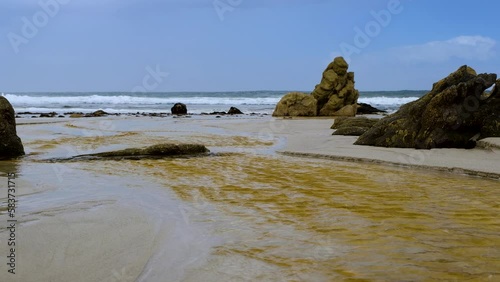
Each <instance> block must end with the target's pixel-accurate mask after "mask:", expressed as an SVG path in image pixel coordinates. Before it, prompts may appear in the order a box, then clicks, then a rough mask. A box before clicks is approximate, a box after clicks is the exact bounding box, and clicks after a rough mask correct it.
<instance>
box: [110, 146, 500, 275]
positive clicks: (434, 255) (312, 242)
mask: <svg viewBox="0 0 500 282" xmlns="http://www.w3.org/2000/svg"><path fill="white" fill-rule="evenodd" d="M103 165H104V166H105V167H106V170H107V171H113V173H130V172H132V171H133V172H134V173H138V174H140V175H144V176H146V175H147V176H148V177H151V179H152V180H154V181H156V182H159V183H162V185H163V186H164V188H165V189H169V190H172V191H174V192H175V193H176V195H177V196H178V197H179V198H180V199H181V200H183V201H187V202H189V203H191V204H192V206H193V207H194V208H195V210H196V211H197V215H195V216H194V217H193V218H191V220H193V222H205V223H210V224H212V225H213V226H214V233H215V234H216V235H219V236H221V237H224V238H226V239H227V240H226V241H225V243H223V244H221V245H220V246H219V247H217V248H216V249H214V250H213V254H212V259H211V260H212V262H213V263H212V264H213V265H211V263H210V262H208V263H207V266H206V267H205V268H201V269H199V270H198V274H196V275H199V277H203V275H208V274H209V272H213V271H214V270H213V269H214V268H217V266H216V265H217V263H216V261H218V260H221V259H222V260H225V261H240V262H241V265H233V266H232V267H234V268H239V271H240V272H241V271H243V272H244V268H245V266H248V265H249V264H248V262H249V261H257V262H258V263H261V264H262V265H264V266H265V267H268V268H269V269H272V271H270V272H269V273H267V274H266V272H262V273H261V275H260V276H258V277H257V278H258V279H264V280H274V279H276V277H282V278H283V279H284V280H289V281H302V280H303V281H311V280H315V281H334V280H340V279H346V280H352V281H372V280H389V281H417V280H418V281H421V280H429V279H430V280H462V279H472V280H479V281H481V280H485V281H488V280H490V281H495V280H496V279H500V235H499V234H500V218H499V216H498V215H499V214H500V204H499V203H498V201H497V200H498V199H499V198H500V184H499V183H498V181H493V180H485V179H479V178H470V177H462V176H457V175H452V174H443V173H432V172H429V171H425V170H418V171H412V170H408V169H398V168H394V167H384V166H380V165H366V164H355V163H342V162H332V161H326V160H314V159H307V158H292V157H284V156H266V155H263V156H258V155H251V154H235V155H230V156H221V157H207V158H193V159H168V160H153V161H131V162H127V163H126V165H124V166H121V170H120V169H118V170H117V168H116V163H114V162H111V163H105V164H103ZM120 171H121V172H120ZM219 264H220V263H219ZM234 270H235V271H233V273H232V274H231V273H218V274H217V275H222V276H224V275H225V276H226V278H227V279H229V280H232V279H237V278H238V276H237V274H236V273H238V271H236V269H234ZM229 272H231V271H229ZM200 273H201V274H200ZM203 273H205V274H203ZM193 275H195V274H193ZM222 276H221V278H222ZM194 277H198V276H194ZM239 278H241V279H243V278H244V276H242V277H239Z"/></svg>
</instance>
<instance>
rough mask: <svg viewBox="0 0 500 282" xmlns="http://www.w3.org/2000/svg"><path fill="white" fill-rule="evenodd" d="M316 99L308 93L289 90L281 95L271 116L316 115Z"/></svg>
mask: <svg viewBox="0 0 500 282" xmlns="http://www.w3.org/2000/svg"><path fill="white" fill-rule="evenodd" d="M316 108H317V101H316V99H315V98H314V97H313V96H312V95H309V94H306V93H301V92H291V93H288V94H286V95H285V96H283V98H281V100H280V101H279V103H278V104H277V105H276V108H275V110H274V112H273V117H284V116H291V117H297V116H305V117H313V116H316Z"/></svg>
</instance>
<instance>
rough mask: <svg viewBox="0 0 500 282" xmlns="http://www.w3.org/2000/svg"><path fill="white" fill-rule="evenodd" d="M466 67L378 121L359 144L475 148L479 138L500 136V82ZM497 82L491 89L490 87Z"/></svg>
mask: <svg viewBox="0 0 500 282" xmlns="http://www.w3.org/2000/svg"><path fill="white" fill-rule="evenodd" d="M496 78H497V75H496V74H479V75H478V74H476V72H475V71H474V70H473V69H472V68H470V67H468V66H462V67H460V68H459V69H458V70H457V71H455V72H454V73H452V74H450V75H449V76H448V77H446V78H444V79H442V80H440V81H438V82H437V83H434V85H433V87H432V90H431V91H430V92H429V93H427V94H426V95H424V96H423V97H421V98H420V99H418V100H416V101H413V102H410V103H408V104H406V105H403V106H402V107H401V108H400V109H399V111H397V112H396V113H394V114H392V115H389V116H387V117H385V118H383V119H381V120H380V121H379V122H377V123H376V124H375V125H374V126H373V127H372V128H370V130H368V131H367V132H366V133H364V134H363V135H361V136H360V137H359V139H358V140H357V141H356V142H355V143H354V144H356V145H372V146H380V147H399V148H417V149H431V148H472V147H474V146H475V141H476V140H477V139H482V138H486V137H491V136H499V135H500V131H499V128H500V126H499V121H500V118H499V112H500V95H499V94H498V93H499V92H500V90H499V86H500V81H496V82H495V80H496ZM493 84H496V85H495V88H494V89H493V91H492V92H491V93H486V94H485V90H486V89H488V88H490V87H491V86H492V85H493Z"/></svg>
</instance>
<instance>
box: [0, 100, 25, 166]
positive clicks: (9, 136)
mask: <svg viewBox="0 0 500 282" xmlns="http://www.w3.org/2000/svg"><path fill="white" fill-rule="evenodd" d="M22 155H24V147H23V143H22V142H21V138H19V137H18V136H17V131H16V118H15V113H14V108H12V105H11V104H10V103H9V101H8V100H7V99H6V98H5V97H3V96H0V159H9V158H15V157H19V156H22Z"/></svg>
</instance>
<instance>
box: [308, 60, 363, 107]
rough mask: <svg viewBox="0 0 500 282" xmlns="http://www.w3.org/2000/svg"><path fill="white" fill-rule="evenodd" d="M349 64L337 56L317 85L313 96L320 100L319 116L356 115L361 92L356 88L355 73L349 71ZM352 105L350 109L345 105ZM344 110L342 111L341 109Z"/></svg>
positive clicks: (318, 105) (318, 104)
mask: <svg viewBox="0 0 500 282" xmlns="http://www.w3.org/2000/svg"><path fill="white" fill-rule="evenodd" d="M348 67H349V65H348V64H347V62H346V61H345V60H344V58H342V57H337V58H335V59H334V60H333V62H331V63H330V64H329V65H328V67H327V68H326V69H325V71H324V72H323V76H322V78H321V82H320V83H319V84H318V85H316V88H315V89H314V91H313V92H312V96H313V97H314V98H315V99H316V100H317V101H318V103H317V110H316V114H317V115H319V116H346V115H347V116H354V115H355V114H356V111H355V109H356V103H357V101H358V97H359V92H358V91H357V90H356V89H354V73H353V72H347V69H348ZM346 106H351V107H354V111H353V110H352V108H349V111H347V110H345V108H344V107H346ZM341 110H342V111H341Z"/></svg>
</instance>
